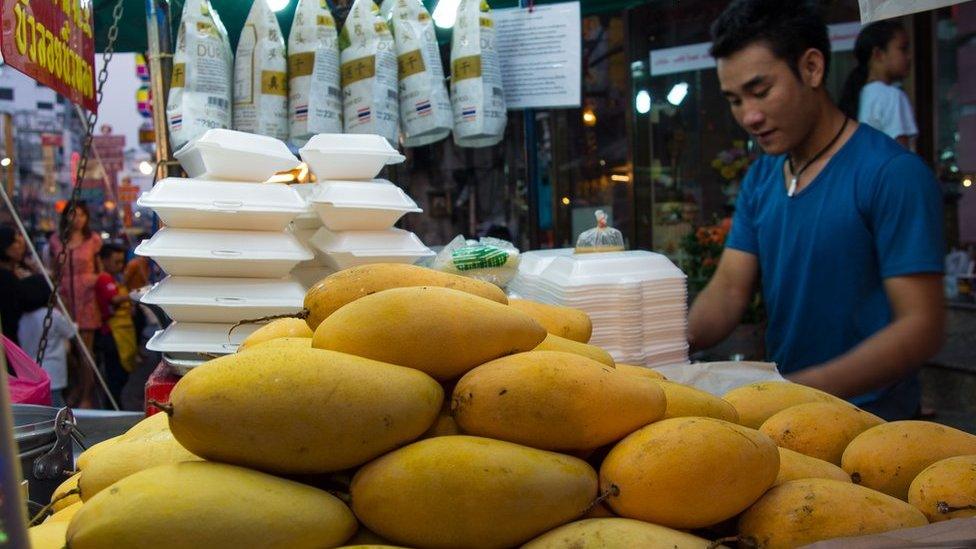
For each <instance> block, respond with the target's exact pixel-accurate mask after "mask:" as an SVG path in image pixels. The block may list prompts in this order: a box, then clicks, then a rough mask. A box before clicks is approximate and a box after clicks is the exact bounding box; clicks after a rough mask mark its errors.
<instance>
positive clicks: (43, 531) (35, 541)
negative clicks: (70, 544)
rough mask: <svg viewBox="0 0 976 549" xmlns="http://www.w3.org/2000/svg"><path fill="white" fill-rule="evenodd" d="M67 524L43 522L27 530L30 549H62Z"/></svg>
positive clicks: (62, 522)
mask: <svg viewBox="0 0 976 549" xmlns="http://www.w3.org/2000/svg"><path fill="white" fill-rule="evenodd" d="M67 531H68V523H67V522H64V521H58V522H50V521H48V522H45V523H44V524H39V525H37V526H34V527H31V528H28V529H27V539H28V541H30V546H31V549H63V548H64V543H65V536H66V532H67Z"/></svg>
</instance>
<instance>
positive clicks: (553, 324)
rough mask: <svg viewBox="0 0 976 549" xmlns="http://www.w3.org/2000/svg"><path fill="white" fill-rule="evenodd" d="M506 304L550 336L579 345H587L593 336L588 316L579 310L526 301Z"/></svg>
mask: <svg viewBox="0 0 976 549" xmlns="http://www.w3.org/2000/svg"><path fill="white" fill-rule="evenodd" d="M508 304H509V305H510V306H512V307H514V308H516V309H518V310H520V311H522V312H523V313H525V314H527V315H529V316H531V317H532V318H534V319H535V321H536V322H538V323H539V324H542V327H543V328H545V329H546V331H547V332H549V333H550V334H552V335H556V336H559V337H562V338H566V339H569V340H572V341H578V342H580V343H589V342H590V337H591V336H592V335H593V322H592V321H591V320H590V316H589V315H588V314H586V313H585V312H584V311H581V310H579V309H573V308H572V307H562V306H559V305H548V304H545V303H539V302H536V301H529V300H527V299H509V300H508Z"/></svg>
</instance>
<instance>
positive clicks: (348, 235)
mask: <svg viewBox="0 0 976 549" xmlns="http://www.w3.org/2000/svg"><path fill="white" fill-rule="evenodd" d="M309 243H310V244H311V245H312V246H313V247H314V248H315V249H316V250H317V251H318V253H319V255H320V257H321V259H322V262H323V263H325V264H326V265H327V266H329V267H331V268H333V269H336V270H342V269H347V268H349V267H355V266H356V265H364V264H367V263H416V262H417V261H419V260H421V259H424V258H428V257H434V255H435V254H434V252H433V251H431V250H430V248H428V247H427V246H424V243H423V242H421V241H420V239H419V238H417V235H415V234H413V233H411V232H409V231H404V230H401V229H387V230H385V231H345V232H332V231H330V230H328V229H326V228H322V229H319V231H318V232H317V233H315V235H314V236H313V237H312V239H311V240H310V241H309Z"/></svg>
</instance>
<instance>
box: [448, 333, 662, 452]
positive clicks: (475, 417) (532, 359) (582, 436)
mask: <svg viewBox="0 0 976 549" xmlns="http://www.w3.org/2000/svg"><path fill="white" fill-rule="evenodd" d="M665 406H666V402H665V399H664V392H663V391H662V390H661V388H660V387H659V386H658V385H657V382H655V381H654V380H650V379H644V378H639V377H636V376H631V375H627V374H624V373H622V372H618V371H616V370H615V369H614V368H612V367H610V366H606V365H603V364H600V363H598V362H596V361H593V360H590V359H588V358H586V357H583V356H579V355H576V354H570V353H559V352H555V351H532V352H528V353H519V354H517V355H511V356H507V357H505V358H500V359H498V360H494V361H492V362H489V363H487V364H483V365H481V366H478V367H477V368H475V369H474V370H471V371H470V372H468V373H467V374H465V375H464V377H462V378H461V380H460V381H458V384H457V386H456V387H455V388H454V396H453V399H452V409H451V411H452V413H453V415H454V419H455V420H456V421H457V423H458V425H459V426H460V427H461V430H462V431H463V432H465V433H468V434H471V435H476V436H482V437H489V438H495V439H499V440H507V441H509V442H516V443H518V444H524V445H526V446H532V447H533V448H540V449H543V450H554V451H555V450H559V451H572V450H587V449H592V448H596V447H598V446H603V445H604V444H609V443H611V442H614V441H617V440H620V439H621V438H623V437H625V436H627V435H628V434H630V433H632V432H633V431H635V430H636V429H639V428H640V427H643V426H644V425H647V424H648V423H651V422H654V421H657V420H658V419H660V418H661V417H662V416H663V414H664V409H665Z"/></svg>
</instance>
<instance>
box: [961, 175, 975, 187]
mask: <svg viewBox="0 0 976 549" xmlns="http://www.w3.org/2000/svg"><path fill="white" fill-rule="evenodd" d="M962 186H963V187H972V186H973V179H972V178H971V177H967V178H966V179H963V180H962Z"/></svg>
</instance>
